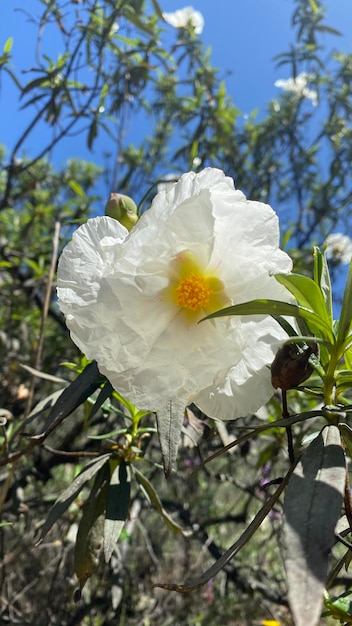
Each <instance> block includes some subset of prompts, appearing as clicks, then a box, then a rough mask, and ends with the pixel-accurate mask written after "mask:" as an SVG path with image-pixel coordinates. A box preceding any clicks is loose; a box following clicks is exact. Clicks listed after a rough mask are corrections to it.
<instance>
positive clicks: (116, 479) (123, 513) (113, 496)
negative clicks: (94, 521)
mask: <svg viewBox="0 0 352 626" xmlns="http://www.w3.org/2000/svg"><path fill="white" fill-rule="evenodd" d="M130 495H131V468H130V466H129V465H126V463H125V462H124V461H121V463H120V464H119V465H117V466H116V467H115V469H114V471H113V473H112V476H111V480H110V485H109V490H108V497H107V503H106V513H105V522H104V557H105V561H106V563H108V562H109V561H110V558H111V555H112V553H113V551H114V549H115V545H116V543H117V541H118V539H119V536H120V534H121V530H122V529H123V527H124V524H125V521H126V518H127V515H128V508H129V504H130Z"/></svg>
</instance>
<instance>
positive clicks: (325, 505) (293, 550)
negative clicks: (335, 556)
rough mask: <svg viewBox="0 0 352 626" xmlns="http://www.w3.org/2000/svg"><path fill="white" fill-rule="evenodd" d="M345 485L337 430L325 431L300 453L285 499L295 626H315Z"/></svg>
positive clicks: (291, 598) (344, 466)
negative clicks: (301, 454) (300, 456)
mask: <svg viewBox="0 0 352 626" xmlns="http://www.w3.org/2000/svg"><path fill="white" fill-rule="evenodd" d="M345 480H346V464H345V455H344V453H343V450H342V447H341V438H340V432H339V429H338V428H337V427H336V426H326V427H325V428H324V429H323V430H322V432H321V433H319V435H318V436H317V437H316V438H315V439H314V440H313V441H312V443H311V444H310V445H309V447H308V448H307V449H306V451H305V452H304V454H303V456H302V458H301V460H300V462H299V463H298V464H297V466H296V468H295V470H294V473H293V475H292V477H291V479H290V482H289V484H288V487H287V489H286V493H285V501H284V541H285V548H286V559H285V563H286V572H287V581H288V600H289V604H290V607H291V610H292V613H293V617H294V622H295V624H296V626H307V624H309V626H316V624H318V623H319V620H320V614H321V609H322V604H323V594H324V587H325V582H326V577H327V570H328V557H329V553H330V550H331V548H332V546H333V544H334V543H335V535H334V531H335V526H336V523H337V521H338V519H339V516H340V513H341V507H342V503H343V497H344V489H345Z"/></svg>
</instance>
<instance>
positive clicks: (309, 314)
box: [199, 299, 335, 344]
mask: <svg viewBox="0 0 352 626" xmlns="http://www.w3.org/2000/svg"><path fill="white" fill-rule="evenodd" d="M227 315H272V316H273V317H277V316H278V315H286V316H289V317H295V318H300V317H301V318H303V319H304V320H305V321H306V322H307V324H308V326H309V330H310V326H313V327H314V328H315V329H316V328H319V329H320V331H321V335H322V338H323V339H326V341H328V342H329V343H331V344H334V342H335V337H334V334H333V332H332V328H331V327H330V325H329V324H327V323H326V322H325V321H324V320H323V319H322V318H321V317H320V316H319V315H317V314H316V313H314V312H313V311H310V310H309V309H306V308H304V307H301V306H297V305H295V304H289V303H287V302H280V301H278V300H265V299H259V300H251V302H244V303H243V304H235V305H234V306H229V307H226V308H225V309H221V310H220V311H216V312H215V313H211V314H210V315H207V316H206V317H204V318H203V319H202V320H200V322H203V321H205V320H210V319H215V318H217V317H226V316H227ZM200 322H199V323H200Z"/></svg>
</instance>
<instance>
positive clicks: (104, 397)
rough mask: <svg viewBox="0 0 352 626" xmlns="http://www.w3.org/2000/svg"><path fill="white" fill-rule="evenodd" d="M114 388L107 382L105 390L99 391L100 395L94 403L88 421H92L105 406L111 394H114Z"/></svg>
mask: <svg viewBox="0 0 352 626" xmlns="http://www.w3.org/2000/svg"><path fill="white" fill-rule="evenodd" d="M113 391H114V388H113V386H112V384H111V383H110V382H109V381H108V380H107V381H106V383H105V385H104V386H103V388H102V389H101V390H100V391H99V395H98V397H97V399H96V401H95V402H94V405H93V407H92V410H91V412H90V413H89V416H88V419H89V420H91V419H92V418H93V417H94V415H96V414H97V412H98V411H99V409H100V408H101V407H102V406H103V404H104V402H105V400H107V399H108V398H109V397H110V396H111V394H112V393H113Z"/></svg>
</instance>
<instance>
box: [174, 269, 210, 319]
mask: <svg viewBox="0 0 352 626" xmlns="http://www.w3.org/2000/svg"><path fill="white" fill-rule="evenodd" d="M212 293H213V291H212V289H211V288H210V287H209V284H208V283H207V281H206V279H205V278H204V277H203V276H196V274H193V273H192V274H190V275H189V276H186V277H185V278H181V280H180V282H179V283H178V286H177V287H176V304H177V306H180V307H183V308H185V309H190V310H191V311H196V310H197V309H200V308H202V309H204V308H205V307H207V305H208V304H209V300H210V296H211V294H212Z"/></svg>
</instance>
